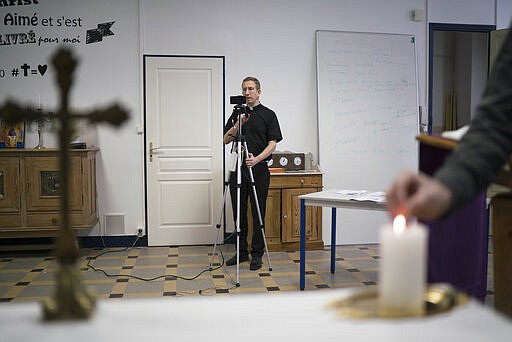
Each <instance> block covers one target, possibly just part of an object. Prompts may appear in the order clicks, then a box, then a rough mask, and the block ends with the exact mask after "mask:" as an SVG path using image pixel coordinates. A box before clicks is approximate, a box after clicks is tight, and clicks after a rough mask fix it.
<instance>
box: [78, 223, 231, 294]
mask: <svg viewBox="0 0 512 342" xmlns="http://www.w3.org/2000/svg"><path fill="white" fill-rule="evenodd" d="M233 234H234V232H233V233H232V234H230V235H229V236H228V237H227V238H225V239H224V242H226V241H227V240H228V239H229V238H230V237H231V236H232V235H233ZM101 238H102V239H101V240H102V241H103V246H104V248H107V247H106V245H105V241H104V240H103V236H102V237H101ZM138 240H139V236H137V237H136V239H135V241H134V242H133V243H132V245H131V246H129V247H124V248H121V249H118V250H110V251H105V252H102V253H100V254H98V255H96V256H92V257H87V259H88V260H87V268H90V269H91V270H93V271H94V272H101V273H103V274H104V275H105V276H106V277H108V278H113V277H127V278H133V279H137V280H141V281H154V280H158V279H161V278H167V277H175V278H176V279H182V280H194V279H197V278H199V277H200V276H201V275H202V274H203V273H206V272H211V271H215V270H218V269H220V268H223V269H224V271H226V270H225V268H224V254H223V253H222V250H221V249H220V248H219V252H220V255H221V257H222V262H221V263H220V265H219V266H217V267H213V268H212V267H209V268H207V269H204V270H202V271H201V272H199V273H198V274H197V275H195V276H194V277H190V278H187V277H182V276H178V275H172V274H166V275H160V276H156V277H153V278H142V277H138V276H134V275H131V274H110V273H107V272H106V271H105V270H103V269H101V268H96V267H94V266H93V265H91V261H92V260H97V259H98V258H99V257H101V256H102V255H105V254H109V253H118V252H123V251H126V250H128V249H131V248H133V247H134V246H135V245H136V244H137V241H138ZM213 258H215V256H214V255H213V256H212V259H213ZM226 274H228V273H227V272H226ZM228 276H229V278H230V279H231V282H232V284H234V281H233V278H231V276H230V275H229V274H228ZM213 289H215V288H213ZM205 290H209V289H205ZM228 290H229V289H228ZM202 291H203V290H199V294H202V293H201V292H202Z"/></svg>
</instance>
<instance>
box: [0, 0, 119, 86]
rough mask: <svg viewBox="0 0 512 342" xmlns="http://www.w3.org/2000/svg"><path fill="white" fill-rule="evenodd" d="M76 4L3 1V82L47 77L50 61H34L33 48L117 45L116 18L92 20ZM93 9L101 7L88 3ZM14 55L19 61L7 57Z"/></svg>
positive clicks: (0, 72)
mask: <svg viewBox="0 0 512 342" xmlns="http://www.w3.org/2000/svg"><path fill="white" fill-rule="evenodd" d="M74 3H79V2H77V1H66V2H64V1H49V0H46V1H45V0H0V20H1V25H0V51H1V54H2V59H1V60H0V79H4V80H5V79H26V80H29V79H33V78H37V77H39V78H40V77H45V76H46V74H47V70H48V61H47V60H34V58H33V57H34V56H37V55H41V56H43V57H45V56H46V55H47V54H45V53H37V52H35V51H34V49H39V50H44V51H49V50H54V49H55V48H57V47H58V46H61V45H63V44H64V45H70V46H73V47H84V46H87V45H94V44H109V43H115V36H116V27H115V25H116V18H108V19H107V20H104V19H103V20H96V21H93V20H91V16H94V12H95V11H87V10H86V8H84V6H83V5H80V6H74ZM87 4H88V5H89V6H91V7H98V6H101V5H100V4H99V3H96V4H95V2H94V1H88V2H87ZM13 55H15V56H16V58H14V60H13V58H8V57H9V56H13Z"/></svg>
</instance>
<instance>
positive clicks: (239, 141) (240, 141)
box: [210, 106, 272, 287]
mask: <svg viewBox="0 0 512 342" xmlns="http://www.w3.org/2000/svg"><path fill="white" fill-rule="evenodd" d="M235 110H237V111H238V123H239V125H238V132H237V135H236V137H235V140H234V141H233V147H232V151H236V170H235V171H233V170H234V169H235V168H233V167H231V169H230V170H229V173H227V176H226V180H225V183H224V198H223V201H222V206H221V214H220V219H219V222H218V223H217V225H216V227H217V238H216V239H215V243H214V247H213V253H212V259H211V262H210V269H212V264H213V260H214V258H215V254H216V252H215V251H216V249H217V241H218V239H219V234H220V231H221V230H220V227H221V222H222V218H223V212H224V210H223V208H224V205H225V202H226V198H227V193H228V191H229V185H230V179H231V175H232V173H233V172H236V177H237V188H236V213H237V215H236V222H235V230H236V286H237V287H239V286H240V215H241V212H240V203H241V194H240V192H241V187H242V153H243V152H242V147H243V150H244V151H245V157H246V158H248V157H249V149H248V148H247V141H246V140H245V138H244V136H243V135H242V114H243V112H244V110H243V108H242V107H238V106H237V107H235ZM247 170H248V173H249V176H250V177H249V180H250V183H251V187H252V193H253V199H254V202H255V206H256V211H257V214H258V222H259V227H260V231H261V234H262V237H263V243H264V246H265V253H266V254H267V261H268V270H269V271H272V265H271V263H270V255H269V253H268V247H267V239H266V237H265V229H264V226H263V218H262V216H261V210H260V205H259V201H258V194H257V191H256V185H255V182H254V175H253V172H252V168H250V167H249V168H247ZM245 214H246V213H245ZM253 215H254V213H253ZM254 229H256V227H254ZM253 234H254V232H253Z"/></svg>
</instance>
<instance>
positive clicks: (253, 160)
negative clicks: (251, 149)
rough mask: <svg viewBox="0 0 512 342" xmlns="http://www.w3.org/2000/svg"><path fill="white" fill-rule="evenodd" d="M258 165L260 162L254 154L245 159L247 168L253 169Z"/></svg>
mask: <svg viewBox="0 0 512 342" xmlns="http://www.w3.org/2000/svg"><path fill="white" fill-rule="evenodd" d="M256 164H258V160H257V159H256V157H255V156H254V155H253V154H252V153H249V156H248V157H247V158H245V165H247V167H253V166H254V165H256Z"/></svg>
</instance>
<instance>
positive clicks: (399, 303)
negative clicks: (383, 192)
mask: <svg viewBox="0 0 512 342" xmlns="http://www.w3.org/2000/svg"><path fill="white" fill-rule="evenodd" d="M427 237H428V231H427V229H426V227H425V226H423V225H421V224H418V223H414V224H409V225H407V226H406V222H405V218H404V217H403V216H402V215H399V216H397V217H396V218H395V220H394V222H393V226H391V225H389V224H388V225H385V226H383V227H382V228H381V230H380V254H381V259H380V265H379V298H378V303H379V311H380V313H381V314H382V315H385V316H420V315H423V314H424V312H425V304H424V299H423V296H424V293H425V287H426V268H427V267H426V266H427Z"/></svg>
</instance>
